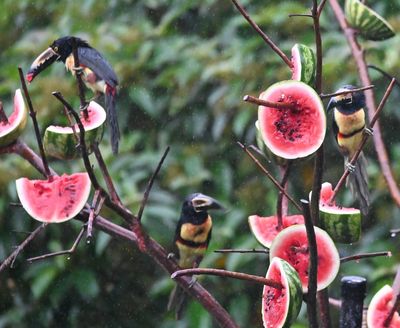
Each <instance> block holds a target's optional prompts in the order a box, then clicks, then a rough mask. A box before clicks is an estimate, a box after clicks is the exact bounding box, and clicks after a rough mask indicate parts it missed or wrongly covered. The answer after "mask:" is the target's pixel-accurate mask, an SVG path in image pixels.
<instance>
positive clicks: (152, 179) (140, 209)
mask: <svg viewBox="0 0 400 328" xmlns="http://www.w3.org/2000/svg"><path fill="white" fill-rule="evenodd" d="M169 149H170V147H169V146H168V147H167V149H166V150H165V152H164V154H163V155H162V157H161V159H160V161H159V162H158V165H157V167H156V169H155V171H154V172H153V174H152V176H151V178H150V180H149V182H148V184H147V187H146V190H145V192H144V194H143V199H142V203H141V204H140V208H139V212H138V214H137V219H138V221H139V222H140V220H141V219H142V215H143V211H144V208H145V206H146V204H147V200H148V199H149V195H150V190H151V188H152V186H153V183H154V180H155V178H156V176H157V174H158V172H159V171H160V169H161V166H162V165H163V163H164V160H165V158H166V157H167V155H168V152H169Z"/></svg>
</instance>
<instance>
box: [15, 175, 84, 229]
mask: <svg viewBox="0 0 400 328" xmlns="http://www.w3.org/2000/svg"><path fill="white" fill-rule="evenodd" d="M16 185H17V193H18V197H19V200H20V201H21V204H22V206H23V208H24V209H25V210H26V211H27V212H28V214H29V215H30V216H32V217H33V218H34V219H35V220H38V221H41V222H47V223H60V222H64V221H67V220H70V219H72V218H73V217H74V216H75V215H77V214H78V213H79V212H80V211H81V210H82V208H83V207H84V206H85V203H86V201H87V199H88V197H89V193H90V186H91V183H90V179H89V175H88V174H87V173H75V174H72V175H67V174H63V175H62V176H54V177H52V179H51V180H50V179H49V180H29V179H27V178H20V179H18V180H17V181H16Z"/></svg>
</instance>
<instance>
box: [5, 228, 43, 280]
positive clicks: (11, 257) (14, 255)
mask: <svg viewBox="0 0 400 328" xmlns="http://www.w3.org/2000/svg"><path fill="white" fill-rule="evenodd" d="M46 226H47V223H42V224H41V225H40V226H38V227H37V228H36V229H35V230H33V231H32V232H31V233H30V234H29V236H28V237H27V238H26V239H25V240H24V241H23V242H22V243H21V244H19V245H18V247H17V248H16V249H15V250H14V251H13V252H12V253H11V254H10V255H9V256H8V257H7V258H6V259H5V260H4V261H3V262H2V263H1V265H0V272H1V271H3V270H4V269H5V268H7V267H8V266H10V265H11V267H12V264H13V263H14V261H15V259H16V258H17V256H18V254H19V253H21V252H22V251H23V250H24V248H25V247H26V246H27V245H28V244H29V243H30V242H31V241H32V240H33V239H35V238H36V236H37V235H38V234H39V233H40V232H41V231H42V230H43V229H44V228H45V227H46Z"/></svg>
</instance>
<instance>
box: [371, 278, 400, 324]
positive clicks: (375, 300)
mask: <svg viewBox="0 0 400 328" xmlns="http://www.w3.org/2000/svg"><path fill="white" fill-rule="evenodd" d="M388 296H389V297H390V299H391V298H392V297H393V289H392V287H390V286H389V285H385V286H383V287H382V288H381V289H380V290H378V292H377V293H376V294H375V295H374V296H373V297H372V299H371V302H370V303H369V306H368V310H367V326H368V327H370V328H374V327H378V324H379V323H376V319H377V318H376V315H377V313H376V312H377V311H379V312H382V311H380V309H378V308H379V306H380V305H382V304H380V303H381V302H382V300H383V298H385V297H388ZM388 312H389V311H388ZM387 314H388V313H387ZM395 316H396V318H394V319H392V324H393V320H396V323H397V326H396V327H398V324H399V322H400V318H399V314H398V313H397V312H396V313H395ZM379 319H382V317H380V318H379ZM392 324H391V325H390V327H392ZM379 327H382V326H381V325H379ZM393 327H395V326H394V325H393Z"/></svg>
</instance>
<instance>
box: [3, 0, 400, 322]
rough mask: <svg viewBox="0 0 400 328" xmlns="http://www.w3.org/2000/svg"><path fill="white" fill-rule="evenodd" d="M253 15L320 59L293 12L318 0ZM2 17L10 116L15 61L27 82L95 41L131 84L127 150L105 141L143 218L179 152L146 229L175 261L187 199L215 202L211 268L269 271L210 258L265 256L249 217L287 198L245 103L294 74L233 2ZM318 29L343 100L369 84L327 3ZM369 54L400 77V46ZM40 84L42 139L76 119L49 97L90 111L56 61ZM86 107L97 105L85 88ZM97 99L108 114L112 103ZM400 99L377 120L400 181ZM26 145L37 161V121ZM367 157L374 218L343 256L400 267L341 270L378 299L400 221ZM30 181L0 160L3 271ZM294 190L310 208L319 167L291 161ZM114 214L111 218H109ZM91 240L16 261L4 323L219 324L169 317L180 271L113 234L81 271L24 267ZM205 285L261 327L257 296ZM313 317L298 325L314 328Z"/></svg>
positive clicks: (65, 234)
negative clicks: (71, 38)
mask: <svg viewBox="0 0 400 328" xmlns="http://www.w3.org/2000/svg"><path fill="white" fill-rule="evenodd" d="M242 3H243V4H244V5H246V7H247V9H248V11H249V12H250V13H251V15H252V17H253V18H254V19H255V20H256V21H257V23H259V24H260V26H261V27H262V28H263V30H264V31H266V32H267V33H268V34H269V35H270V37H271V38H272V39H273V40H275V41H276V42H277V43H278V44H279V46H280V47H281V48H282V49H283V51H285V52H286V53H287V54H289V52H290V49H291V47H292V46H293V44H295V43H304V44H306V45H308V46H310V47H314V44H313V42H314V34H313V30H312V25H311V20H309V19H308V18H299V17H297V18H288V14H290V13H305V12H307V10H308V8H309V7H310V5H311V2H310V1H306V2H304V1H278V0H273V1H268V3H266V2H265V1H261V0H254V1H249V0H247V1H244V0H243V1H242ZM375 9H376V10H377V11H378V12H380V14H382V16H384V17H386V18H387V19H388V21H389V22H390V23H391V24H392V25H393V27H394V28H395V29H396V30H398V29H399V26H400V23H399V21H400V20H399V17H400V7H399V5H398V4H395V3H392V2H389V1H380V2H379V3H377V4H376V8H375ZM0 12H2V13H7V15H0V28H1V29H2V31H3V33H2V34H1V35H0V43H1V45H2V49H1V52H0V72H1V73H0V99H1V100H2V101H3V102H4V103H5V108H9V106H8V105H9V103H7V102H8V101H10V99H11V97H10V95H12V94H13V92H14V90H15V88H17V87H19V80H18V73H17V69H16V68H17V66H18V65H21V66H22V67H23V69H24V71H25V72H26V71H27V69H28V67H29V65H30V63H31V62H32V61H33V59H34V58H35V57H36V56H37V55H38V54H39V53H40V52H41V51H42V50H44V49H45V48H46V47H47V46H48V44H50V43H51V42H52V41H53V40H54V39H55V38H57V37H59V36H63V35H67V34H74V35H78V36H81V37H83V38H86V39H87V40H88V41H89V42H90V43H91V44H92V45H93V46H94V47H96V48H98V49H99V50H100V51H101V52H102V53H103V54H104V55H105V57H106V58H107V59H108V60H109V62H110V63H112V65H113V67H114V68H115V70H116V72H117V75H118V77H119V78H120V85H121V89H120V93H119V98H118V104H117V106H118V111H119V122H120V125H121V128H122V131H123V137H122V140H121V147H120V154H119V155H118V157H114V156H113V155H112V154H111V150H110V145H109V143H108V136H107V135H106V136H105V138H104V140H103V142H102V144H101V150H102V152H103V154H104V157H105V161H106V163H107V165H108V167H109V170H110V173H111V175H112V177H113V179H114V180H115V183H116V186H117V189H118V192H119V193H120V195H121V197H122V199H123V202H124V204H126V206H128V207H129V208H130V209H131V210H132V211H133V212H136V211H137V210H138V208H139V206H140V201H141V197H142V193H143V191H144V189H145V186H146V184H147V180H148V179H149V177H150V176H151V174H152V172H153V170H154V169H155V167H156V165H157V163H158V160H159V158H160V157H161V155H162V153H163V151H164V150H165V148H166V146H167V145H170V146H171V152H170V154H169V156H168V158H167V160H166V162H165V165H164V166H163V168H162V170H161V173H160V175H159V176H158V178H157V180H156V182H155V185H154V188H153V191H152V193H151V195H150V199H149V205H148V206H147V207H146V209H145V212H144V218H143V222H144V225H145V228H146V230H147V231H148V232H149V234H150V235H151V236H152V237H153V238H154V239H155V240H157V241H158V242H159V243H160V244H161V245H163V246H165V247H166V248H168V249H170V247H171V246H172V245H171V243H172V239H173V234H174V229H175V224H176V222H177V219H178V214H179V211H180V203H181V201H182V199H183V197H184V196H185V195H187V194H189V193H192V192H195V191H201V192H204V193H206V194H209V195H211V196H213V197H215V198H216V199H219V200H220V201H221V203H223V204H224V205H225V206H226V207H227V208H228V211H227V212H226V213H222V214H216V215H215V216H214V218H215V220H214V222H215V228H214V230H213V236H214V238H213V240H212V242H211V245H210V251H209V252H208V254H207V256H206V258H205V259H204V262H203V263H202V265H204V266H212V267H226V268H228V269H233V270H239V271H243V272H248V273H252V274H258V275H265V272H266V270H267V264H268V263H267V259H266V258H265V256H264V255H238V254H232V255H226V256H225V255H219V254H215V253H212V250H214V249H217V248H221V247H232V248H239V247H258V244H257V242H256V241H255V239H254V237H253V236H252V235H251V233H250V230H249V228H248V226H247V217H248V215H251V214H255V213H257V214H260V215H271V214H272V213H275V207H276V205H275V203H276V197H277V192H276V190H275V189H274V187H273V186H272V184H271V183H270V182H269V181H268V180H267V179H266V178H265V177H264V176H263V175H262V174H261V173H260V172H259V171H258V169H257V168H256V167H255V166H254V164H253V163H252V162H251V161H250V160H249V159H248V158H247V157H246V156H245V155H244V154H243V152H242V150H241V149H240V148H239V147H238V146H237V145H236V141H237V140H240V141H242V142H246V143H255V127H254V122H255V120H256V117H257V111H256V108H255V107H253V106H252V105H249V104H246V103H243V102H242V97H243V96H244V95H245V94H247V93H248V94H252V95H258V94H259V93H260V92H261V91H263V90H265V89H266V88H267V87H268V86H269V85H271V84H272V83H274V82H277V81H279V80H283V79H288V78H290V76H291V72H290V71H289V70H288V68H287V67H286V66H285V65H284V64H283V63H282V62H281V60H280V58H278V57H277V56H276V55H275V54H274V53H273V52H272V51H271V49H270V48H269V47H268V46H266V45H265V43H264V42H263V41H262V39H261V38H260V37H259V36H258V35H257V34H256V33H255V32H254V31H253V30H252V29H251V28H250V27H249V25H248V24H247V22H246V21H245V20H244V19H243V18H242V17H241V16H240V15H239V13H238V12H237V11H235V10H234V7H233V5H232V4H231V2H230V1H217V0H206V1H191V0H176V1H166V0H151V1H149V0H136V1H130V0H124V1H113V2H106V1H92V0H81V1H79V2H78V1H62V2H56V1H45V0H40V1H34V2H32V1H26V0H24V1H9V0H6V1H2V2H1V3H0ZM322 33H323V46H324V47H323V48H324V49H323V50H324V68H323V73H324V78H323V90H324V92H326V93H327V92H332V91H334V90H336V89H337V88H338V87H339V86H341V85H343V84H350V83H352V84H358V80H357V72H356V68H355V65H354V62H353V60H352V59H351V57H350V52H349V48H348V45H347V43H346V41H345V38H344V36H343V35H342V34H341V33H340V30H339V28H338V26H337V24H336V22H335V20H334V17H333V14H332V12H331V10H330V9H329V5H327V8H326V10H325V12H324V14H323V15H322ZM363 46H364V47H365V48H366V49H367V55H366V56H367V60H368V62H370V63H372V64H375V65H377V66H380V67H381V68H383V69H385V70H387V71H389V72H394V73H396V69H397V68H398V67H399V65H400V63H399V57H398V54H399V53H400V43H399V42H398V37H395V38H393V39H390V40H388V41H385V42H382V43H375V42H370V41H369V42H367V41H363ZM373 77H374V84H376V86H377V94H378V95H382V92H383V90H384V89H385V87H386V85H387V84H388V81H387V80H386V79H383V78H381V77H380V76H379V75H377V74H375V73H373ZM29 88H30V91H31V93H32V98H33V103H34V105H35V108H36V109H37V110H38V117H39V121H40V127H41V129H42V131H44V129H45V127H46V126H48V125H49V124H57V123H61V122H63V120H64V118H63V115H62V107H61V106H60V105H59V103H58V102H57V100H56V99H54V97H53V96H51V92H52V91H55V90H58V91H61V92H62V93H63V94H64V95H65V96H66V98H67V99H68V100H69V101H71V102H72V103H73V104H74V105H75V106H78V104H79V99H78V97H77V92H76V84H75V80H74V79H73V78H72V77H71V76H70V75H69V74H66V72H65V70H64V68H63V67H62V65H61V64H54V65H53V66H52V67H51V68H49V69H48V70H47V71H46V72H44V73H43V74H41V75H40V76H38V77H37V78H36V79H35V81H34V82H33V83H32V84H31V85H30V87H29ZM87 97H92V95H91V93H90V92H89V91H88V92H87ZM99 101H100V103H102V102H103V99H100V100H99ZM398 101H399V92H398V91H396V92H394V93H393V95H392V97H391V98H390V100H389V102H388V105H387V107H386V108H385V110H384V112H383V114H382V117H381V125H382V126H383V127H384V138H385V141H386V143H387V146H388V150H389V153H390V157H391V159H392V160H393V163H394V166H393V168H394V170H395V172H399V169H400V168H399V164H398V163H400V161H399V160H398V159H399V158H400V151H399V149H400V143H399V140H398V137H397V136H398V133H397V130H396V127H397V126H398V123H399V119H400V116H399V113H398V110H397V103H398ZM106 134H108V131H107V132H106ZM23 140H24V141H26V142H27V143H29V145H31V146H32V147H33V149H35V150H37V146H36V144H35V142H34V137H33V129H32V127H31V124H30V126H29V128H28V129H27V131H26V132H25V133H24V135H23ZM326 144H327V146H326V165H325V166H326V171H325V174H324V180H326V181H331V182H333V183H335V182H336V181H337V180H338V178H339V176H340V174H341V172H342V169H343V167H342V161H341V158H340V156H339V153H338V151H337V149H336V148H335V147H334V143H333V139H331V138H329V137H328V138H327V142H326ZM367 155H368V157H369V168H368V170H369V174H370V176H371V178H370V181H371V185H370V189H371V191H372V197H373V200H374V202H373V208H372V211H371V215H370V217H368V218H367V219H366V220H364V222H363V235H362V240H361V242H359V243H357V244H355V245H352V246H343V247H341V248H340V253H341V255H348V254H353V253H356V252H361V251H379V250H386V249H389V250H392V251H393V252H394V253H393V255H394V256H393V257H392V258H391V259H386V258H385V259H382V258H377V259H373V260H365V261H361V262H360V263H356V264H355V263H353V264H350V263H349V264H345V265H343V266H342V269H341V274H353V275H354V274H358V275H364V276H365V277H367V278H368V283H369V296H368V297H370V296H371V295H372V292H373V291H376V290H378V289H379V287H380V286H382V284H383V283H386V282H390V281H391V279H392V277H393V273H394V272H395V264H396V263H397V262H398V261H399V254H398V252H397V250H398V249H399V240H398V238H390V236H389V234H388V230H389V229H390V228H394V227H398V226H399V225H400V220H399V217H400V216H399V210H398V209H396V208H395V206H394V204H393V202H392V200H391V199H390V197H389V195H388V191H387V187H386V184H385V183H384V181H383V177H382V175H381V172H380V168H379V166H378V165H377V163H376V159H375V153H374V151H373V147H372V144H371V145H370V147H369V149H368V150H367ZM93 162H95V161H94V158H93ZM51 165H52V167H53V168H54V169H55V170H57V171H58V172H76V171H80V170H83V164H82V163H81V161H80V160H74V161H71V162H61V161H56V160H53V161H51ZM267 165H268V167H269V168H270V169H271V171H272V172H273V174H274V175H275V176H278V175H279V172H278V170H276V169H275V168H274V165H273V164H272V163H268V164H267ZM95 169H96V173H98V176H100V174H99V171H98V169H97V167H96V168H95ZM20 176H27V177H30V178H33V177H39V175H38V173H37V172H35V171H34V169H33V168H31V167H30V166H29V165H27V163H25V162H24V161H22V160H20V159H19V158H16V157H15V156H11V155H10V156H4V155H3V156H2V158H1V163H0V187H1V189H0V192H1V197H0V258H1V259H3V258H5V257H6V256H7V254H9V253H10V252H11V250H12V247H13V246H14V245H17V244H18V243H19V242H20V241H21V240H23V239H24V238H25V236H26V235H25V233H24V231H31V230H33V229H34V228H35V227H36V226H37V223H36V222H33V220H32V219H31V218H29V216H28V215H27V214H26V213H25V212H24V211H23V210H22V209H20V208H17V207H11V206H10V205H9V203H10V202H15V201H17V197H16V193H15V185H14V181H15V179H16V178H18V177H20ZM397 176H398V174H397ZM398 178H399V179H400V176H398ZM399 179H398V180H399ZM291 182H292V188H291V192H292V194H293V195H294V196H295V198H306V197H307V195H308V192H309V190H310V189H311V183H312V161H311V160H308V161H302V162H299V163H295V165H294V172H293V174H292V179H291ZM341 196H342V198H341V201H343V203H349V202H350V200H349V197H350V194H349V193H347V192H343V193H342V195H341ZM291 212H293V213H294V210H291ZM102 214H104V216H106V217H110V218H112V219H115V217H114V216H113V213H112V212H110V211H109V210H107V209H104V210H103V211H102ZM118 223H120V222H118ZM79 230H80V224H79V223H77V222H68V223H64V224H63V225H53V226H51V227H48V228H47V229H46V230H45V232H43V233H42V234H41V235H40V237H38V238H37V239H36V240H35V241H34V242H33V243H32V245H30V247H28V249H27V250H26V251H24V252H23V253H22V254H21V255H20V256H19V257H18V259H17V261H16V262H15V265H14V268H13V269H9V270H7V271H5V272H2V273H1V277H0V279H1V282H2V283H1V284H0V326H1V327H7V326H15V327H16V326H18V327H45V326H46V327H47V326H58V327H60V326H61V327H62V326H68V327H78V326H79V327H95V326H96V327H110V326H113V327H114V326H115V327H185V326H189V327H211V326H213V322H212V320H211V318H210V316H209V315H208V314H207V313H206V312H205V310H203V308H202V307H201V306H200V305H199V304H198V303H196V302H190V304H189V306H188V311H187V315H186V316H185V318H184V321H182V322H180V323H178V324H177V323H176V322H175V321H174V319H173V315H172V314H171V313H166V304H167V299H168V293H169V291H170V290H171V288H172V286H173V282H172V281H171V280H170V279H169V277H168V275H167V274H165V272H163V271H161V270H160V269H159V268H158V267H157V266H156V264H155V263H154V262H153V261H152V260H151V259H149V258H148V257H146V256H144V255H142V254H141V253H140V252H139V251H138V250H136V249H133V248H132V246H131V245H128V244H126V243H124V242H122V241H120V240H114V239H111V238H110V237H108V236H106V235H104V234H103V233H100V232H97V231H96V232H95V235H94V241H93V242H92V243H91V244H89V245H86V244H85V243H84V242H82V243H81V244H80V245H79V247H78V249H77V251H76V253H75V254H73V255H72V256H71V257H70V259H67V257H58V258H53V259H49V260H46V261H42V262H38V263H33V264H28V263H27V262H26V261H25V259H26V258H27V257H29V256H36V255H38V254H42V253H44V252H48V251H55V250H61V249H68V248H69V247H71V245H72V243H73V241H74V239H75V237H76V235H77V234H78V232H79ZM15 231H17V232H15ZM337 280H338V279H337ZM201 282H202V283H204V284H205V286H206V287H207V288H208V289H209V290H210V291H211V292H212V293H213V294H214V295H215V297H216V298H217V300H219V301H220V302H221V303H222V304H223V306H224V307H226V308H227V309H228V310H229V312H230V313H231V314H232V315H233V317H234V318H235V319H236V320H237V322H238V323H239V324H240V325H241V326H243V327H259V326H261V321H260V310H261V292H262V287H261V286H255V285H253V284H247V283H244V282H241V281H239V282H238V281H232V280H226V279H224V280H223V279H221V278H216V277H206V278H202V279H201ZM335 286H336V285H335ZM337 289H338V288H332V293H333V295H334V296H336V297H339V295H337V291H336V290H337ZM370 294H371V295H370ZM302 313H303V316H302V318H300V319H299V325H298V326H296V327H302V326H300V324H301V323H302V322H305V321H304V312H302ZM304 327H305V326H304Z"/></svg>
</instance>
